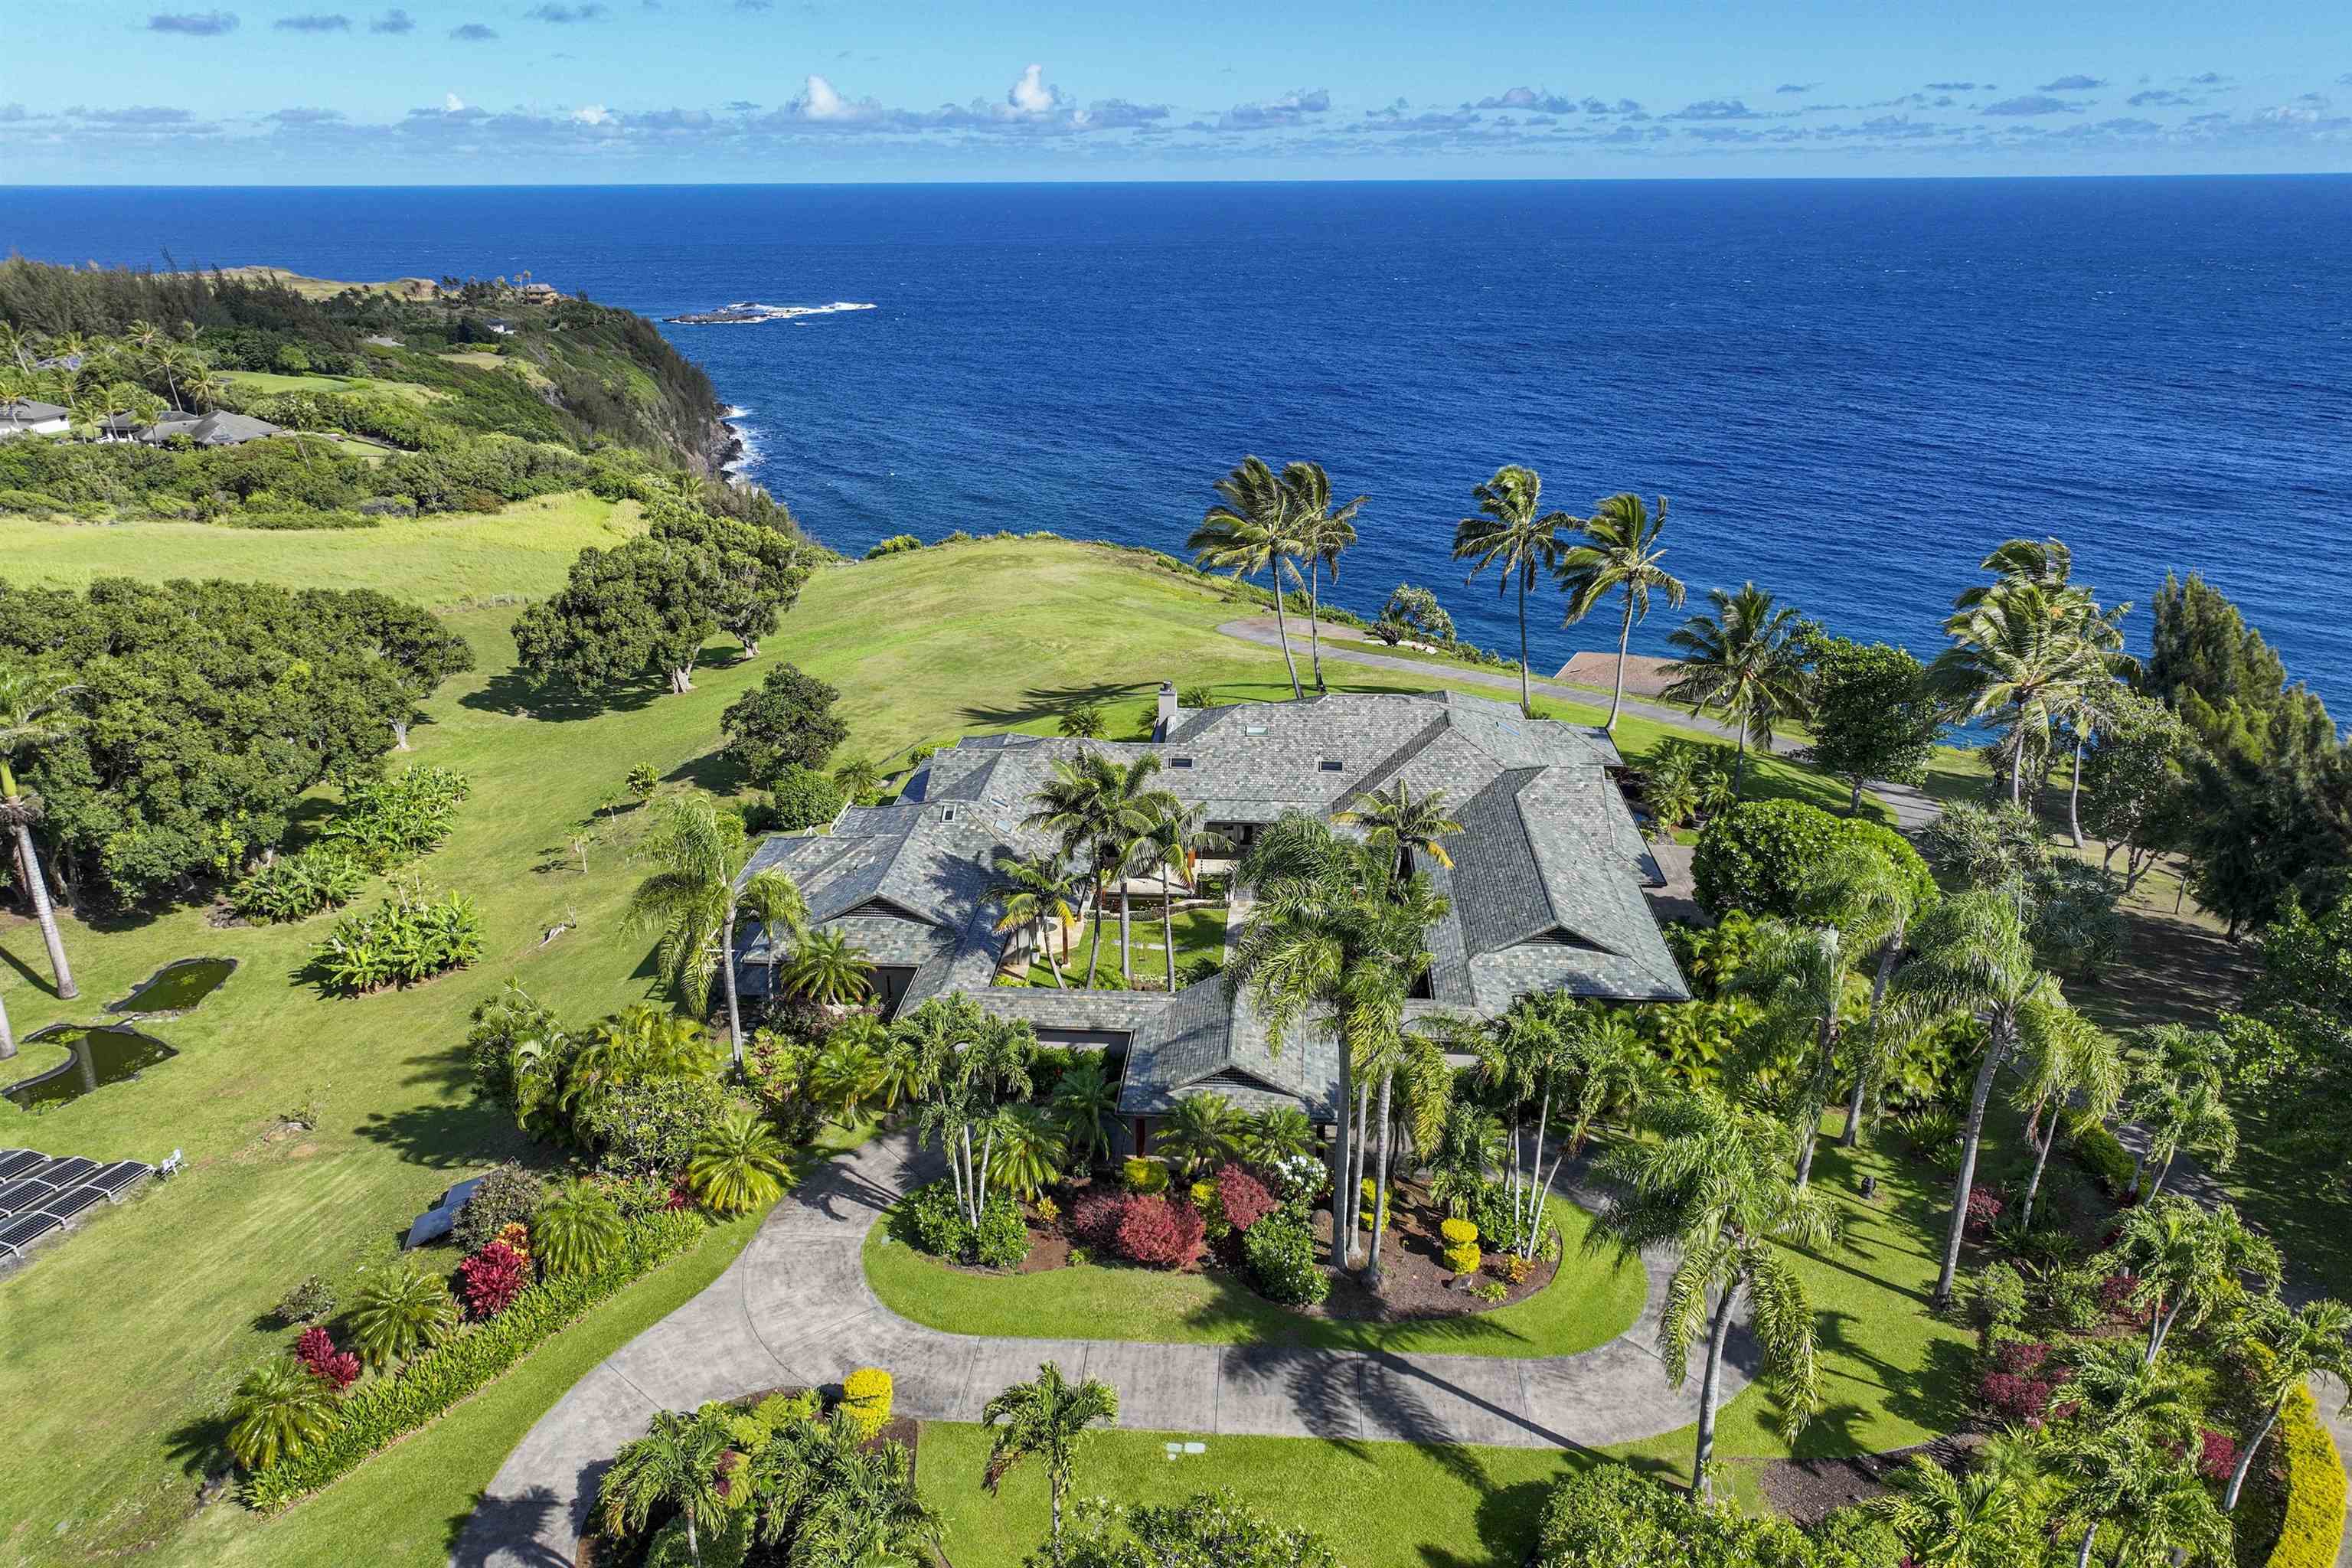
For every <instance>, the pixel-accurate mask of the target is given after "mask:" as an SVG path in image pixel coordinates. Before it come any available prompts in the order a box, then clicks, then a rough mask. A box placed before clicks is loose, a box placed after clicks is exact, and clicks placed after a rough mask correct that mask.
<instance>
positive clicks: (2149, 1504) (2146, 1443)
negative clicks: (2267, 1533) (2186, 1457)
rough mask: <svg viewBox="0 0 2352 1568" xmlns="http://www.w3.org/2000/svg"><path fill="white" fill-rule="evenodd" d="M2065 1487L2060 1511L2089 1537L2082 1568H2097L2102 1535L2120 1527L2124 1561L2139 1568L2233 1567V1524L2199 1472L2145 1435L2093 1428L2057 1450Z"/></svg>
mask: <svg viewBox="0 0 2352 1568" xmlns="http://www.w3.org/2000/svg"><path fill="white" fill-rule="evenodd" d="M2049 1453H2050V1462H2051V1468H2052V1469H2053V1473H2054V1477H2055V1479H2056V1481H2057V1487H2056V1493H2057V1495H2056V1498H2055V1510H2056V1512H2057V1513H2058V1514H2059V1515H2060V1517H2062V1518H2063V1519H2064V1520H2066V1521H2068V1522H2069V1523H2070V1524H2074V1525H2079V1526H2080V1527H2081V1529H2082V1531H2083V1533H2082V1536H2081V1538H2080V1540H2079V1542H2078V1543H2077V1545H2076V1547H2075V1550H2074V1562H2075V1563H2076V1568H2089V1565H2090V1562H2091V1553H2092V1552H2093V1550H2094V1548H2095V1546H2096V1545H2097V1542H2098V1538H2099V1531H2101V1529H2103V1528H2105V1526H2107V1525H2109V1524H2111V1523H2112V1524H2113V1525H2115V1527H2116V1531H2117V1532H2118V1537H2119V1539H2118V1540H2117V1541H2116V1547H2117V1551H2116V1562H2117V1563H2126V1564H2131V1565H2132V1568H2140V1565H2142V1564H2146V1565H2147V1568H2155V1565H2156V1564H2158V1563H2166V1564H2172V1565H2177V1568H2185V1565H2186V1564H2188V1563H2210V1564H2212V1565H2213V1568H2220V1565H2221V1564H2222V1563H2228V1562H2229V1561H2231V1555H2232V1554H2231V1544H2230V1528H2229V1524H2228V1521H2225V1520H2224V1519H2223V1518H2222V1517H2221V1513H2220V1512H2219V1511H2218V1510H2216V1509H2215V1508H2214V1507H2213V1499H2212V1496H2211V1494H2210V1493H2209V1492H2207V1490H2206V1489H2205V1486H2204V1483H2203V1482H2202V1481H2200V1479H2198V1477H2197V1474H2196V1472H2195V1471H2194V1470H2193V1469H2190V1468H2188V1467H2186V1466H2184V1465H2182V1464H2181V1463H2180V1462H2179V1460H2178V1459H2176V1458H2173V1457H2172V1455H2171V1454H2170V1453H2168V1452H2167V1451H2166V1450H2165V1449H2164V1448H2163V1447H2160V1446H2159V1445H2158V1444H2157V1443H2155V1442H2153V1441H2151V1440H2150V1437H2149V1435H2148V1434H2147V1432H2146V1431H2144V1430H2142V1429H2141V1428H2139V1427H2137V1426H2133V1425H2130V1424H2126V1425H2123V1426H2106V1425H2100V1424H2086V1425H2084V1426H2077V1427H2075V1428H2074V1429H2073V1430H2071V1431H2070V1432H2068V1433H2067V1434H2066V1435H2065V1436H2063V1437H2061V1438H2060V1439H2059V1440H2058V1441H2057V1442H2055V1443H2054V1444H2053V1445H2051V1446H2050V1448H2049Z"/></svg>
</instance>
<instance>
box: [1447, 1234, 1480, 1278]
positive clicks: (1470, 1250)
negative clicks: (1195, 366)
mask: <svg viewBox="0 0 2352 1568" xmlns="http://www.w3.org/2000/svg"><path fill="white" fill-rule="evenodd" d="M1445 1266H1446V1267H1447V1268H1451V1269H1453V1270H1454V1272H1455V1273H1456V1274H1475V1273H1477V1272H1478V1270H1479V1269H1481V1268H1485V1267H1486V1254H1485V1253H1483V1252H1480V1251H1479V1250H1478V1244H1477V1243H1476V1242H1475V1241H1474V1242H1470V1243H1469V1244H1467V1245H1466V1246H1463V1247H1447V1248H1446V1249H1445Z"/></svg>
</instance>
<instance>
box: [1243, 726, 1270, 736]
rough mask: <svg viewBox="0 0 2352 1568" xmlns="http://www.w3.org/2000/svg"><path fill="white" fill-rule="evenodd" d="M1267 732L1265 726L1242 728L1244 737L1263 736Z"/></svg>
mask: <svg viewBox="0 0 2352 1568" xmlns="http://www.w3.org/2000/svg"><path fill="white" fill-rule="evenodd" d="M1265 732H1266V729H1265V725H1263V724H1244V725H1243V726H1242V733H1243V734H1244V735H1263V734H1265Z"/></svg>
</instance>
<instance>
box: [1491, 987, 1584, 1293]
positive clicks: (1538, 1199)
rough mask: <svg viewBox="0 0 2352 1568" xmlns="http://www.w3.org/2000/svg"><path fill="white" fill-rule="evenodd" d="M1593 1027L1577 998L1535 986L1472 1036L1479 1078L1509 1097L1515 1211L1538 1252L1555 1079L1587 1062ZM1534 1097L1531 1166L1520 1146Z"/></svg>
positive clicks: (1524, 1238) (1522, 1231)
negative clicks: (1586, 1041)
mask: <svg viewBox="0 0 2352 1568" xmlns="http://www.w3.org/2000/svg"><path fill="white" fill-rule="evenodd" d="M1588 1031H1589V1020H1588V1019H1587V1018H1586V1016H1584V1014H1583V1013H1582V1011H1581V1010H1580V1008H1578V1006H1577V1005H1576V1003H1575V1001H1574V999H1573V998H1571V997H1570V996H1569V995H1567V994H1565V993H1560V992H1548V993H1547V992H1531V993H1529V994H1527V995H1524V996H1520V997H1517V998H1516V999H1514V1000H1513V1002H1512V1003H1511V1005H1510V1006H1509V1007H1507V1009H1505V1010H1504V1013H1503V1016H1501V1017H1499V1018H1496V1020H1495V1021H1494V1023H1493V1024H1492V1025H1490V1026H1488V1027H1486V1028H1484V1029H1481V1030H1478V1031H1476V1032H1475V1034H1473V1035H1472V1036H1471V1037H1470V1042H1471V1045H1472V1047H1473V1048H1474V1050H1475V1054H1476V1057H1477V1061H1478V1065H1477V1068H1476V1073H1477V1079H1478V1081H1479V1082H1480V1083H1481V1084H1484V1085H1485V1086H1486V1087H1487V1088H1488V1089H1492V1090H1493V1091H1495V1092H1496V1094H1498V1095H1499V1096H1500V1097H1501V1098H1502V1100H1503V1102H1504V1108H1505V1112H1506V1119H1507V1121H1508V1123H1509V1127H1510V1149H1511V1154H1510V1175H1509V1178H1508V1181H1509V1196H1510V1204H1511V1215H1512V1218H1513V1219H1515V1220H1517V1221H1520V1222H1521V1229H1520V1237H1521V1240H1522V1241H1523V1242H1524V1243H1526V1244H1527V1245H1526V1246H1525V1247H1524V1248H1523V1250H1524V1251H1525V1252H1526V1253H1527V1255H1528V1256H1532V1255H1533V1253H1534V1246H1533V1241H1534V1237H1535V1233H1536V1232H1537V1231H1538V1230H1539V1229H1540V1228H1541V1226H1540V1225H1539V1224H1538V1221H1539V1220H1540V1219H1541V1217H1542V1215H1543V1210H1544V1202H1543V1200H1544V1195H1545V1193H1546V1191H1547V1190H1548V1188H1549V1180H1548V1178H1547V1173H1546V1171H1545V1166H1544V1144H1545V1141H1546V1135H1547V1133H1548V1131H1549V1126H1550V1121H1551V1107H1552V1100H1553V1098H1554V1097H1553V1094H1552V1080H1553V1079H1554V1078H1555V1077H1556V1076H1557V1075H1559V1073H1562V1072H1564V1071H1568V1070H1570V1068H1574V1067H1577V1066H1580V1065H1582V1057H1581V1053H1580V1047H1582V1045H1583V1043H1584V1038H1585V1036H1586V1035H1587V1033H1588ZM1529 1100H1534V1101H1535V1104H1536V1127H1535V1138H1534V1143H1533V1153H1532V1156H1531V1157H1532V1160H1533V1162H1534V1169H1533V1170H1531V1171H1530V1170H1526V1169H1524V1164H1525V1162H1524V1161H1523V1160H1522V1157H1521V1155H1520V1152H1519V1129H1520V1124H1521V1118H1522V1114H1523V1112H1524V1110H1525V1109H1526V1106H1527V1103H1528V1101H1529ZM1569 1142H1570V1149H1569V1150H1564V1151H1562V1152H1561V1155H1560V1156H1559V1158H1565V1157H1566V1155H1567V1154H1568V1153H1569V1152H1572V1151H1573V1149H1574V1147H1575V1146H1576V1144H1577V1142H1579V1140H1578V1139H1577V1138H1575V1137H1574V1136H1571V1137H1570V1141H1569ZM1559 1158H1556V1159H1554V1160H1553V1162H1552V1164H1551V1167H1550V1174H1553V1175H1557V1174H1558V1173H1559Z"/></svg>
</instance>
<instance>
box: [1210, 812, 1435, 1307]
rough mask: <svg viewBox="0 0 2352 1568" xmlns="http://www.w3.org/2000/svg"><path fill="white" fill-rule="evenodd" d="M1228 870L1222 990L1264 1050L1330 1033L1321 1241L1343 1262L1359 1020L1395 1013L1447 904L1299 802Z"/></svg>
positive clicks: (1426, 963) (1351, 1208) (1349, 1226)
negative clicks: (1238, 911)
mask: <svg viewBox="0 0 2352 1568" xmlns="http://www.w3.org/2000/svg"><path fill="white" fill-rule="evenodd" d="M1238 875H1239V878H1240V879H1241V880H1242V881H1243V882H1244V883H1246V884H1248V885H1250V886H1252V887H1255V889H1257V901H1256V904H1255V908H1254V909H1253V910H1252V911H1251V918H1250V920H1249V922H1248V923H1247V925H1245V926H1244V928H1243V930H1242V932H1241V935H1240V936H1239V938H1238V939H1237V940H1236V941H1235V942H1234V953H1233V958H1232V962H1231V963H1228V964H1227V965H1226V968H1225V986H1226V993H1227V994H1228V995H1229V996H1232V997H1234V998H1236V999H1240V998H1244V997H1246V998H1247V1000H1248V1002H1249V1003H1250V1005H1251V1006H1252V1007H1253V1008H1255V1010H1256V1012H1257V1013H1258V1015H1259V1016H1260V1017H1261V1018H1262V1019H1263V1020H1264V1022H1265V1030H1266V1043H1267V1046H1268V1047H1269V1048H1270V1049H1271V1050H1273V1051H1275V1052H1277V1053H1278V1052H1280V1051H1281V1049H1282V1048H1283V1045H1284V1043H1285V1041H1286V1038H1287V1037H1289V1036H1290V1035H1291V1034H1293V1033H1294V1032H1296V1031H1297V1029H1298V1028H1299V1027H1301V1026H1306V1025H1308V1024H1310V1023H1311V1024H1312V1025H1314V1026H1318V1027H1323V1028H1328V1029H1331V1030H1333V1031H1334V1032H1335V1033H1336V1034H1337V1035H1338V1036H1339V1047H1340V1049H1339V1100H1338V1102H1337V1103H1336V1104H1335V1105H1334V1106H1333V1108H1332V1113H1333V1114H1332V1119H1333V1121H1334V1122H1335V1123H1336V1133H1335V1136H1334V1137H1333V1139H1332V1145H1331V1183H1332V1186H1333V1189H1334V1194H1333V1197H1332V1227H1331V1229H1332V1237H1331V1250H1332V1262H1333V1263H1334V1265H1335V1266H1338V1267H1341V1268H1344V1267H1346V1265H1347V1261H1348V1257H1349V1252H1350V1251H1351V1250H1352V1248H1353V1245H1354V1241H1355V1236H1354V1231H1355V1228H1356V1221H1355V1214H1356V1205H1355V1203H1354V1201H1353V1197H1354V1191H1355V1189H1353V1188H1351V1187H1350V1186H1349V1169H1348V1166H1349V1155H1350V1154H1351V1152H1353V1150H1354V1147H1355V1143H1354V1142H1352V1141H1351V1139H1350V1128H1349V1115H1350V1112H1351V1110H1353V1107H1354V1100H1355V1069H1354V1066H1353V1060H1354V1058H1355V1057H1356V1055H1357V1054H1358V1049H1359V1047H1360V1045H1361V1044H1362V1043H1363V1042H1362V1040H1361V1038H1360V1030H1361V1029H1363V1028H1364V1027H1365V1026H1368V1025H1376V1024H1379V1023H1380V1022H1381V1019H1382V1016H1383V1014H1384V1012H1385V1011H1387V1010H1393V1011H1394V1012H1395V1013H1396V1014H1398V1015H1401V1014H1402V1003H1403V997H1404V994H1405V993H1406V991H1407V990H1408V989H1409V988H1410V987H1411V986H1412V983H1413V982H1414V981H1415V980H1417V979H1419V978H1420V977H1421V976H1422V975H1423V974H1426V973H1428V972H1429V968H1430V965H1431V963H1432V962H1433V960H1432V958H1431V954H1430V951H1429V930H1430V928H1431V927H1432V926H1433V925H1434V924H1435V923H1436V922H1437V921H1441V920H1443V919H1444V917H1445V914H1446V912H1447V910H1449V908H1450V907H1451V905H1450V903H1449V902H1448V900H1446V899H1445V898H1444V896H1443V895H1442V894H1440V893H1438V892H1436V891H1435V890H1434V889H1432V888H1431V887H1430V885H1429V882H1428V879H1427V878H1425V877H1422V876H1418V875H1416V876H1410V877H1400V876H1398V875H1397V873H1396V871H1395V868H1393V867H1392V866H1391V865H1389V864H1388V863H1387V860H1386V858H1385V857H1384V856H1381V855H1380V854H1379V853H1377V852H1375V851H1372V850H1370V849H1368V848H1367V847H1365V846H1363V845H1361V844H1358V843H1355V842H1353V841H1351V840H1349V839H1348V838H1347V837H1343V836H1342V835H1340V834H1339V833H1336V832H1334V831H1333V830H1332V827H1331V825H1330V824H1329V823H1328V822H1325V821H1322V820H1320V819H1318V818H1317V817H1313V816H1307V814H1305V813H1303V812H1286V813H1285V814H1284V815H1283V816H1282V817H1281V818H1280V819H1278V820H1277V821H1276V822H1275V823H1274V824H1273V826H1270V827H1268V828H1267V829H1266V830H1265V832H1264V833H1263V834H1261V835H1260V836H1259V837H1258V840H1257V842H1256V843H1255V845H1253V846H1252V847H1251V848H1250V851H1249V853H1248V855H1247V856H1245V857H1244V859H1243V861H1242V865H1241V868H1240V870H1239V873H1238ZM1375 1000H1377V1001H1378V1002H1379V1003H1380V1004H1381V1005H1378V1006H1376V1005H1373V1004H1374V1002H1375Z"/></svg>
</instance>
